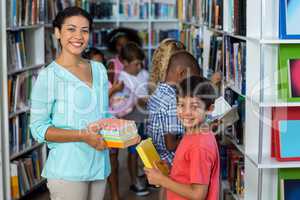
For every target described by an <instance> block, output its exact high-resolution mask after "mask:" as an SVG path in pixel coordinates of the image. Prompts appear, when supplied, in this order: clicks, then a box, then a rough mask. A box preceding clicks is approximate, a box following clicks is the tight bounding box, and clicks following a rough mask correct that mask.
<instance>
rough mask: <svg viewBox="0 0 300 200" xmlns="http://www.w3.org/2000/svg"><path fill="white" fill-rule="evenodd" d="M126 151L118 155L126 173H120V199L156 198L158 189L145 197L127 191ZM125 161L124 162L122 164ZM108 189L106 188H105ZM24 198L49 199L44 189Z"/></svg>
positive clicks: (144, 199) (148, 199) (107, 196)
mask: <svg viewBox="0 0 300 200" xmlns="http://www.w3.org/2000/svg"><path fill="white" fill-rule="evenodd" d="M126 153H127V151H125V150H123V151H121V152H120V155H119V162H120V166H121V167H120V172H122V171H124V172H126V173H119V174H120V194H121V198H122V200H157V199H158V197H157V195H158V190H155V189H154V190H150V192H151V194H150V195H148V196H145V197H137V196H136V195H135V194H134V193H132V192H130V191H129V189H128V188H129V175H128V173H127V169H126V163H127V162H126ZM124 163H125V164H124ZM107 191H108V190H107ZM26 200H49V193H48V191H47V190H46V189H40V190H38V191H36V192H34V193H33V194H32V195H30V196H28V197H27V198H26ZM104 200H110V197H109V192H106V195H105V198H104Z"/></svg>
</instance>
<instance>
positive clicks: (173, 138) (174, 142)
mask: <svg viewBox="0 0 300 200" xmlns="http://www.w3.org/2000/svg"><path fill="white" fill-rule="evenodd" d="M164 139H165V144H166V147H167V150H169V151H175V150H176V149H177V146H178V145H179V143H180V140H181V137H178V135H175V134H171V133H166V134H165V135H164Z"/></svg>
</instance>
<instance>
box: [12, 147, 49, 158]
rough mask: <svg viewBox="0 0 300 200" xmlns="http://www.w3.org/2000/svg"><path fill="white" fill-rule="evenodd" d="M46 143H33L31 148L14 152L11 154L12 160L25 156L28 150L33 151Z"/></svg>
mask: <svg viewBox="0 0 300 200" xmlns="http://www.w3.org/2000/svg"><path fill="white" fill-rule="evenodd" d="M43 145H44V144H43V143H37V144H34V145H32V146H31V147H29V148H26V149H24V150H22V151H20V152H18V153H14V154H13V155H11V156H10V160H11V161H12V160H15V159H16V158H19V157H20V156H23V155H24V154H27V153H28V152H30V151H32V150H35V149H37V148H39V147H42V146H43Z"/></svg>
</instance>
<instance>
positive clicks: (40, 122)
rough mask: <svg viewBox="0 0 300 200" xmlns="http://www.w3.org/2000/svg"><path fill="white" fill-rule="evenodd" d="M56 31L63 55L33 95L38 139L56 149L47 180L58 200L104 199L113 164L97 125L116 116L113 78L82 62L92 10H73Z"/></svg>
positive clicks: (43, 75)
mask: <svg viewBox="0 0 300 200" xmlns="http://www.w3.org/2000/svg"><path fill="white" fill-rule="evenodd" d="M53 27H54V29H55V36H56V38H57V39H58V41H59V43H60V45H61V53H60V54H59V55H58V57H57V58H56V60H55V61H53V62H52V63H51V64H49V65H48V66H47V67H46V68H45V69H43V70H42V71H41V72H40V74H39V76H38V78H37V81H36V83H35V85H34V88H33V90H32V96H31V102H32V106H31V121H30V128H31V132H32V135H33V137H34V138H35V139H36V140H37V141H39V142H46V143H47V145H48V147H49V149H50V151H49V156H48V159H47V162H46V165H45V167H44V169H43V172H42V176H43V177H45V178H47V180H48V188H49V190H50V196H51V199H52V200H58V199H64V200H101V199H103V196H104V193H105V185H106V179H107V177H108V175H109V174H110V162H109V154H108V150H107V149H106V145H105V142H104V141H103V139H102V137H101V135H100V134H98V131H99V129H100V126H101V122H99V123H94V122H95V121H99V119H104V118H108V117H110V116H109V115H108V80H107V73H106V70H105V67H104V66H103V65H102V64H101V63H98V62H94V61H88V60H85V59H83V58H82V57H81V54H82V52H83V51H84V50H85V48H86V47H87V44H88V40H89V33H90V31H91V29H92V19H91V17H90V15H89V14H88V13H87V12H86V11H84V10H82V9H81V8H78V7H70V8H67V9H65V10H63V11H61V12H59V13H58V15H57V16H56V18H55V20H54V22H53Z"/></svg>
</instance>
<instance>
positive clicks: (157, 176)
mask: <svg viewBox="0 0 300 200" xmlns="http://www.w3.org/2000/svg"><path fill="white" fill-rule="evenodd" d="M153 165H154V168H146V167H145V168H144V170H145V173H146V175H147V179H148V182H149V183H150V184H151V185H157V186H159V185H161V184H162V182H163V180H164V178H165V177H166V176H165V175H164V174H163V173H162V172H161V171H160V170H159V169H158V167H157V166H158V165H164V167H166V168H167V169H168V171H169V166H168V164H167V163H166V162H165V161H158V162H156V163H155V162H154V163H153Z"/></svg>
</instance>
